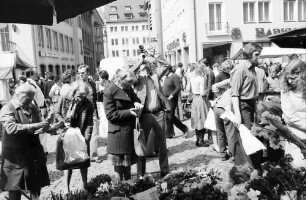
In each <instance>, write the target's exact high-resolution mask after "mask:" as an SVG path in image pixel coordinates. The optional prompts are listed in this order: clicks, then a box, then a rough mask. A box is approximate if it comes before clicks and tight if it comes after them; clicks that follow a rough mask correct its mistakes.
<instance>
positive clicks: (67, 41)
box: [65, 36, 69, 53]
mask: <svg viewBox="0 0 306 200" xmlns="http://www.w3.org/2000/svg"><path fill="white" fill-rule="evenodd" d="M65 52H66V53H69V39H68V36H65Z"/></svg>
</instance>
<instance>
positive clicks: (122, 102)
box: [103, 69, 143, 180]
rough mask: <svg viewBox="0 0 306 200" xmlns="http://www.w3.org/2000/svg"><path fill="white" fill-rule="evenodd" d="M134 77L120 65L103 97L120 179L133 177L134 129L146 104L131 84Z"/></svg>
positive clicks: (112, 155)
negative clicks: (143, 104)
mask: <svg viewBox="0 0 306 200" xmlns="http://www.w3.org/2000/svg"><path fill="white" fill-rule="evenodd" d="M135 81H136V77H135V75H134V73H133V72H131V71H128V70H125V69H119V70H117V72H116V75H115V78H114V82H111V84H110V85H109V86H108V88H107V89H106V91H105V92H104V97H103V103H104V107H105V114H106V118H107V119H108V137H107V153H108V159H109V160H110V161H111V162H112V164H113V166H114V171H115V172H117V173H118V174H119V176H120V179H121V180H129V179H131V165H132V164H134V163H136V154H135V150H134V140H133V130H134V127H135V119H136V117H137V116H138V113H139V112H140V110H141V109H142V108H143V106H142V105H141V104H140V103H139V102H140V100H139V98H138V97H137V96H136V94H135V93H134V91H133V89H132V87H131V86H132V84H133V82H135Z"/></svg>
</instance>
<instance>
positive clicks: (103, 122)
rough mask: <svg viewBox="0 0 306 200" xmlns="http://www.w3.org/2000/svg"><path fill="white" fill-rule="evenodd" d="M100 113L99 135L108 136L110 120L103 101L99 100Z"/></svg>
mask: <svg viewBox="0 0 306 200" xmlns="http://www.w3.org/2000/svg"><path fill="white" fill-rule="evenodd" d="M97 107H98V113H99V117H100V120H99V136H100V137H102V138H107V134H108V120H107V118H106V115H105V111H104V105H103V103H102V102H97Z"/></svg>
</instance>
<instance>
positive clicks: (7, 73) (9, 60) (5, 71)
mask: <svg viewBox="0 0 306 200" xmlns="http://www.w3.org/2000/svg"><path fill="white" fill-rule="evenodd" d="M29 68H34V66H33V65H31V64H29V63H27V62H25V61H24V60H23V59H21V58H20V56H19V55H18V54H17V53H8V54H1V55H0V90H1V91H2V92H1V93H0V103H1V104H4V103H6V102H7V101H8V100H10V99H11V95H10V87H9V81H10V80H12V79H14V80H16V75H17V74H19V73H20V71H21V70H26V69H29Z"/></svg>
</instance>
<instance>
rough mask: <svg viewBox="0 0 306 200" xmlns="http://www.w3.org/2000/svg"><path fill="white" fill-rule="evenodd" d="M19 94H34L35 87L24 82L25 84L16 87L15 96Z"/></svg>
mask: <svg viewBox="0 0 306 200" xmlns="http://www.w3.org/2000/svg"><path fill="white" fill-rule="evenodd" d="M21 93H35V87H34V86H33V85H31V84H30V83H28V82H26V83H25V84H22V85H20V86H18V87H17V88H16V90H15V94H17V95H18V94H21Z"/></svg>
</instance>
